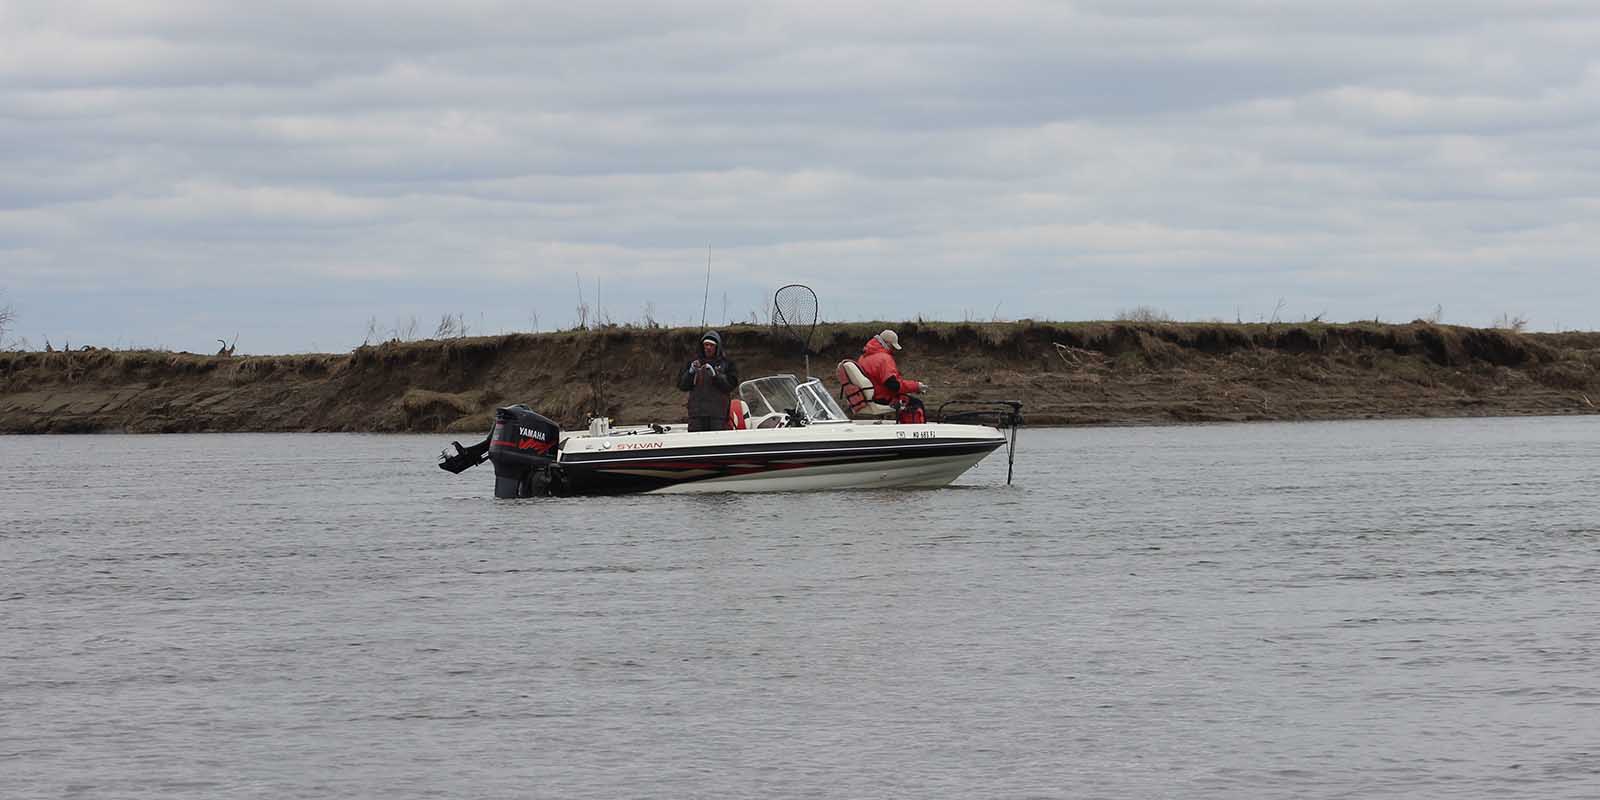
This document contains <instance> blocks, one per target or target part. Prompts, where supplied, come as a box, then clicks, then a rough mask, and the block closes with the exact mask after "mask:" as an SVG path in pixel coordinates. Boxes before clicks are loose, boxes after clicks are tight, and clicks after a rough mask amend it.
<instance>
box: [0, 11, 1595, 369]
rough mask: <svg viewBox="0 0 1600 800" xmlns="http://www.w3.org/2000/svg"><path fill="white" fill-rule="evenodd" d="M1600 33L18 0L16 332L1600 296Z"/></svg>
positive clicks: (5, 61) (1282, 20) (1186, 309)
mask: <svg viewBox="0 0 1600 800" xmlns="http://www.w3.org/2000/svg"><path fill="white" fill-rule="evenodd" d="M1597 42H1600V4H1596V3H1595V2H1593V0H1578V1H1567V0H1559V1H1551V2H1542V1H1541V0H1506V1H1505V2H1485V1H1483V0H1449V1H1448V2H1439V1H1436V0H1414V1H1413V2H1409V3H1395V2H1392V0H1383V1H1382V2H1378V1H1377V0H1344V1H1342V2H1299V3H1296V2H1282V3H1264V2H1260V1H1259V0H1107V1H1106V2H1100V1H1099V0H1093V1H1088V2H1027V1H1025V0H987V2H983V3H976V2H971V0H966V1H965V2H940V1H938V0H915V2H877V3H861V2H836V1H834V0H806V1H805V2H792V3H791V2H757V1H752V0H740V1H739V2H731V1H730V2H693V1H692V0H674V2H671V3H638V2H605V1H604V0H601V1H599V2H595V1H593V0H591V1H590V2H584V3H572V2H568V1H565V0H564V1H563V2H483V1H481V0H455V1H454V2H450V3H440V2H437V0H430V2H410V0H384V2H369V1H368V0H358V1H355V2H337V1H336V2H328V1H327V0H322V1H321V2H305V1H304V0H276V1H275V2H272V3H259V2H249V3H227V2H151V1H149V0H116V1H115V2H99V1H98V0H83V1H79V2H71V3H63V2H59V0H46V1H44V2H35V0H4V2H0V309H3V308H9V309H10V310H11V313H12V324H11V329H10V330H8V331H6V332H5V339H4V340H0V345H3V346H11V347H17V346H25V347H33V348H42V347H43V346H44V343H45V342H46V341H49V342H51V343H52V344H53V345H54V346H55V347H61V346H64V345H65V344H68V343H70V345H71V346H73V347H78V346H80V345H85V344H87V345H94V346H99V347H116V348H130V347H155V348H166V349H172V350H188V351H194V352H212V351H215V349H216V348H217V346H218V345H217V343H216V340H217V339H219V338H220V339H226V340H230V341H236V342H237V348H238V350H237V352H239V353H240V354H244V353H256V354H265V353H298V352H342V351H346V350H349V349H350V348H353V347H355V346H358V345H360V344H362V343H363V341H368V340H372V341H374V342H375V341H377V340H381V339H385V338H389V337H391V336H397V335H398V336H402V337H426V336H429V335H431V334H432V333H433V332H434V331H435V329H436V328H437V326H438V323H439V321H440V319H441V318H442V317H443V316H445V315H451V316H453V317H455V318H456V319H458V320H459V321H460V322H463V323H465V324H466V326H467V329H468V332H469V333H471V334H494V333H502V332H512V331H529V330H541V331H548V330H553V329H559V328H569V327H572V326H573V325H575V324H577V323H578V322H579V320H580V316H584V317H586V318H587V319H588V321H591V322H592V321H594V320H596V319H599V320H603V321H614V322H618V323H628V322H633V323H642V322H646V321H649V320H654V321H656V322H659V323H662V324H671V325H691V326H699V325H701V324H702V320H704V322H705V323H706V324H708V325H710V326H713V327H714V326H717V325H722V324H726V323H728V322H729V321H735V322H737V321H750V320H752V319H754V320H758V321H761V322H766V321H767V319H768V315H769V313H770V312H769V309H770V306H771V298H772V294H773V291H774V290H775V289H777V288H778V287H779V286H782V285H784V284H789V283H804V284H807V285H810V286H811V287H813V288H814V289H815V290H816V292H817V296H818V307H819V315H820V316H821V318H822V319H823V320H829V321H845V320H869V319H883V320H904V319H914V318H917V317H921V318H924V319H946V320H962V319H967V320H984V321H987V320H992V319H1000V320H1016V319H1023V318H1032V319H1038V320H1046V319H1049V320H1091V319H1112V318H1115V317H1117V316H1119V315H1126V314H1127V313H1129V312H1135V311H1137V310H1139V309H1148V310H1150V311H1154V312H1156V313H1159V314H1164V315H1167V316H1170V317H1171V318H1173V319H1178V320H1224V321H1228V322H1233V321H1236V320H1238V321H1245V322H1254V321H1268V320H1272V319H1279V320H1283V321H1299V320H1304V319H1313V318H1320V319H1322V320H1325V321H1354V320H1373V319H1378V320H1382V321H1385V322H1407V321H1410V320H1413V319H1418V318H1434V319H1438V320H1441V321H1443V322H1446V323H1452V324H1461V325H1476V326H1488V325H1492V324H1496V323H1498V322H1504V321H1507V320H1524V321H1526V323H1527V325H1528V327H1529V328H1530V329H1532V330H1572V329H1582V330H1596V329H1600V303H1596V302H1594V301H1595V299H1596V298H1597V297H1600V268H1597V267H1600V263H1597V255H1596V254H1597V253H1600V46H1597V45H1596V43H1597ZM708 274H709V284H708ZM580 305H582V306H587V308H588V311H587V313H586V314H580V310H579V307H580Z"/></svg>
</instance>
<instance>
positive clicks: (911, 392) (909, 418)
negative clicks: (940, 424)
mask: <svg viewBox="0 0 1600 800" xmlns="http://www.w3.org/2000/svg"><path fill="white" fill-rule="evenodd" d="M890 348H893V349H894V350H899V349H901V348H900V335H899V334H897V333H895V332H894V331H892V330H885V331H883V332H882V333H880V334H878V335H877V336H874V337H872V338H871V339H868V340H867V346H866V347H863V348H861V357H860V358H858V359H856V364H857V365H858V366H860V367H861V373H862V374H863V375H866V376H867V380H870V381H872V399H873V402H877V403H883V404H885V405H892V406H895V407H896V408H897V409H899V420H900V421H901V422H906V423H911V422H925V421H927V414H926V413H925V412H924V411H923V408H922V398H920V397H916V396H915V395H917V394H920V393H921V392H922V391H923V390H925V389H927V388H928V384H927V382H926V381H914V380H911V379H910V378H902V377H900V368H899V367H897V366H895V363H894V355H893V353H891V351H890Z"/></svg>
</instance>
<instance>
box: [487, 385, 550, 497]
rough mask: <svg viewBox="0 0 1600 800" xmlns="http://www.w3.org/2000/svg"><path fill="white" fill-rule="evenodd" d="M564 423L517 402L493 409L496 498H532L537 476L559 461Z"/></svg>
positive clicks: (491, 455) (491, 454)
mask: <svg viewBox="0 0 1600 800" xmlns="http://www.w3.org/2000/svg"><path fill="white" fill-rule="evenodd" d="M560 442H561V426H559V425H557V424H556V423H554V422H552V421H551V420H549V419H547V418H545V417H543V416H541V415H539V414H537V413H535V412H534V411H533V409H531V408H528V407H527V406H525V405H523V404H521V403H518V404H516V405H514V406H507V407H505V408H497V409H495V410H494V431H493V432H492V433H490V434H489V460H490V461H492V462H494V496H495V497H532V496H533V495H534V482H535V479H536V478H539V479H541V482H542V479H543V478H546V477H548V476H546V475H544V472H545V469H546V468H547V467H549V466H550V464H552V463H553V462H554V461H555V460H556V448H557V446H558V445H559V444H560Z"/></svg>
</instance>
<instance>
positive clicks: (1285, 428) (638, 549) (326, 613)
mask: <svg viewBox="0 0 1600 800" xmlns="http://www.w3.org/2000/svg"><path fill="white" fill-rule="evenodd" d="M447 438H448V437H443V436H353V435H352V436H342V435H298V434H296V435H265V434H259V435H251V434H241V435H196V436H180V435H168V436H79V437H0V564H3V573H0V722H3V725H0V796H4V797H7V798H27V797H119V798H120V797H148V798H214V797H260V798H286V797H371V798H420V797H463V798H465V797H471V798H499V797H508V798H509V797H557V798H619V797H674V798H677V797H730V798H733V797H850V798H864V797H917V798H976V797H1019V798H1020V797H1061V798H1080V797H1104V798H1130V797H1135V798H1155V797H1183V798H1197V797H1202V798H1241V797H1250V798H1260V797H1283V798H1290V797H1293V798H1321V797H1328V798H1332V797H1360V798H1374V797H1416V798H1434V797H1445V796H1451V797H1456V796H1459V797H1506V796H1523V797H1538V798H1565V797H1571V798H1579V797H1585V798H1592V797H1596V796H1600V475H1597V467H1600V418H1593V417H1589V418H1542V419H1484V420H1422V421H1386V422H1350V423H1304V424H1255V425H1216V426H1197V427H1162V428H1101V429H1050V430H1046V429H1037V430H1034V429H1029V430H1024V431H1023V432H1022V437H1021V440H1020V443H1019V447H1018V453H1017V459H1016V468H1017V479H1016V483H1015V484H1014V485H1012V486H1009V487H1008V486H1006V485H1005V467H1006V465H1005V459H1004V451H1001V452H1000V453H998V454H996V455H995V456H993V457H991V458H990V459H989V460H987V461H985V462H984V463H983V464H980V465H979V467H978V468H977V469H975V470H973V471H972V472H970V473H968V475H967V476H965V477H964V478H963V479H962V480H961V481H960V482H959V485H957V486H955V487H952V488H948V489H943V490H922V491H880V492H856V493H817V494H786V495H765V496H761V495H751V496H739V495H721V496H706V497H647V496H641V497H624V498H590V499H574V500H524V501H494V500H492V499H491V497H490V495H491V493H492V484H493V479H492V475H491V474H490V472H489V470H488V468H487V466H485V467H480V468H479V469H477V470H473V471H471V472H468V473H466V474H464V475H461V476H452V475H449V474H447V473H444V472H441V471H439V470H438V469H435V468H434V465H433V464H434V462H433V456H434V453H436V452H437V450H438V449H439V447H440V446H442V445H443V444H445V441H446V439H447Z"/></svg>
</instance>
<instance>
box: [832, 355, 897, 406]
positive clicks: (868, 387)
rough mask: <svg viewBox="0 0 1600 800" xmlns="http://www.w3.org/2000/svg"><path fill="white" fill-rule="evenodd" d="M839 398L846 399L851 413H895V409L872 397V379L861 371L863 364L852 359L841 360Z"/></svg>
mask: <svg viewBox="0 0 1600 800" xmlns="http://www.w3.org/2000/svg"><path fill="white" fill-rule="evenodd" d="M839 399H841V400H843V401H845V403H846V404H847V405H848V406H849V408H850V413H851V414H854V415H856V416H862V417H881V416H884V415H886V414H893V413H894V409H893V408H892V407H890V406H886V405H884V404H882V403H879V402H875V401H874V400H873V398H872V381H871V380H869V379H868V378H867V375H866V373H864V372H862V371H861V365H859V364H857V363H856V362H854V361H851V360H850V359H848V358H847V359H845V360H843V361H840V362H839Z"/></svg>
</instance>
